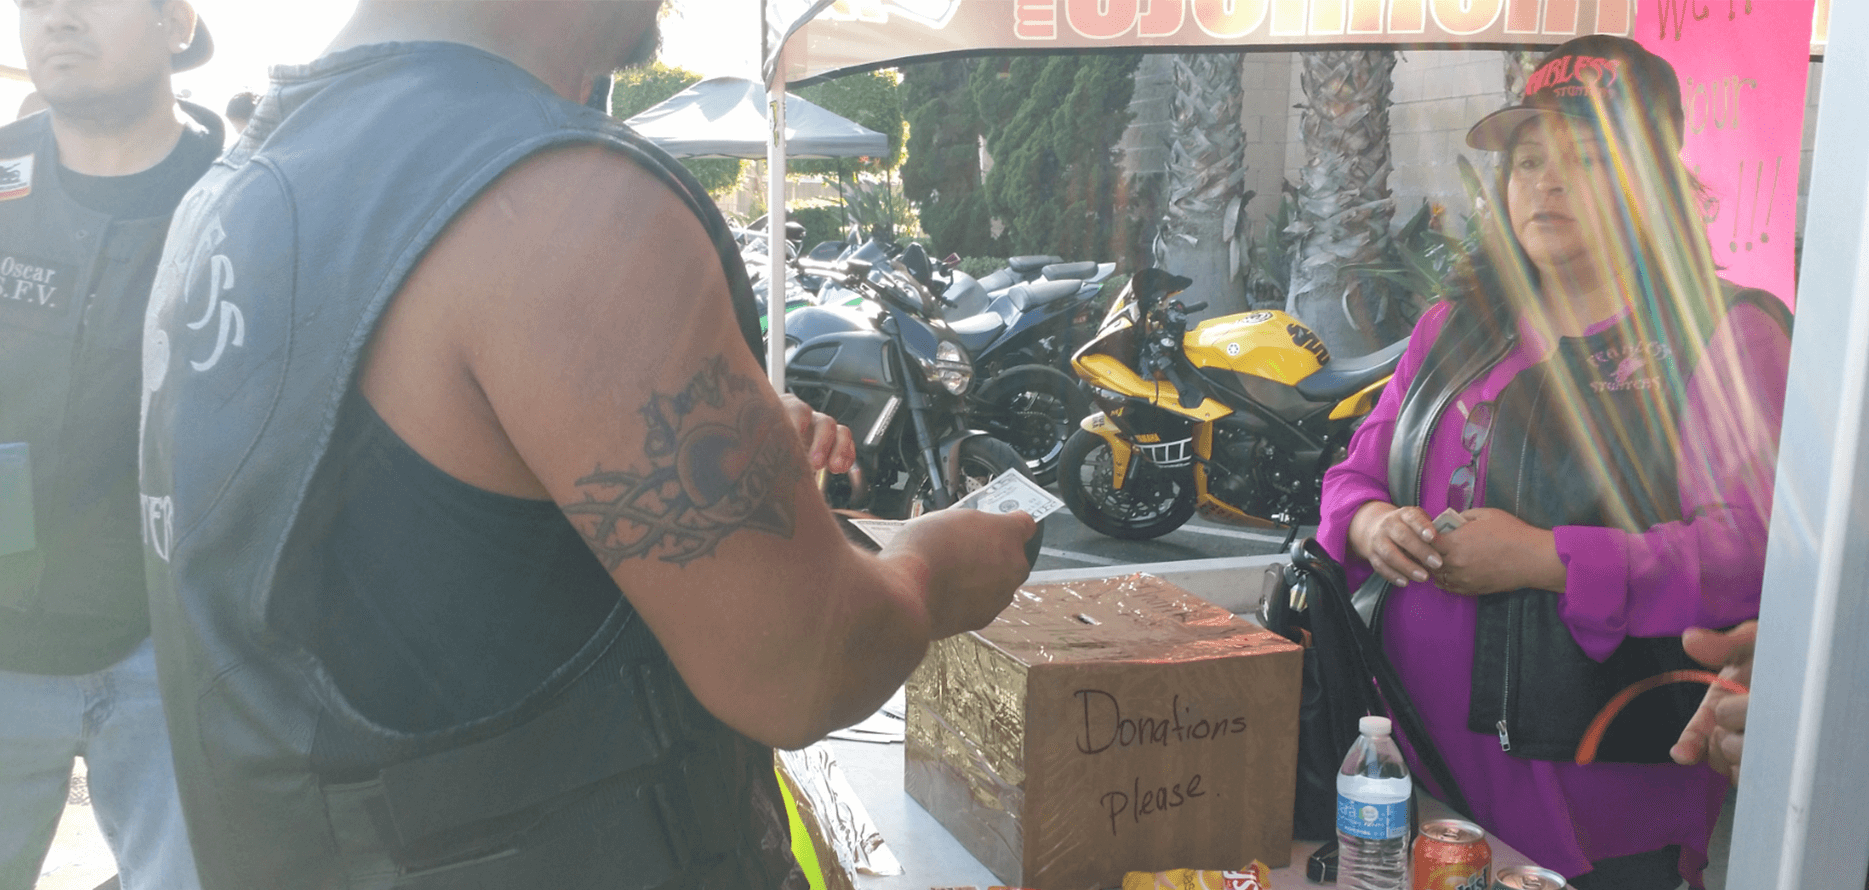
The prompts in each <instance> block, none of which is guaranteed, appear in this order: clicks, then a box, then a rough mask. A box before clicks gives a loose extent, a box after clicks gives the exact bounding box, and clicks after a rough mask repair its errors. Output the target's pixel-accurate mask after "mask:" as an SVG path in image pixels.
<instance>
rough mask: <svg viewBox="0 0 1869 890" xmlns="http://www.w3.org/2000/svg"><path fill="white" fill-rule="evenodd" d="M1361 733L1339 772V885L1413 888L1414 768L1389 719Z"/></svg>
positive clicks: (1366, 723) (1367, 720) (1370, 889)
mask: <svg viewBox="0 0 1869 890" xmlns="http://www.w3.org/2000/svg"><path fill="white" fill-rule="evenodd" d="M1357 729H1358V730H1360V731H1361V732H1362V735H1361V736H1359V737H1358V738H1357V740H1356V744H1354V745H1351V746H1350V753H1349V755H1348V756H1346V757H1344V758H1343V768H1342V769H1339V770H1338V771H1337V886H1338V887H1340V888H1343V890H1408V865H1409V862H1408V796H1409V791H1410V790H1411V789H1412V788H1413V787H1414V783H1413V782H1412V781H1411V780H1410V779H1409V778H1408V764H1406V763H1404V762H1403V761H1402V751H1401V749H1400V748H1397V747H1396V746H1395V739H1393V738H1390V737H1389V731H1390V729H1389V718H1387V717H1364V718H1363V719H1362V720H1360V721H1358V722H1357Z"/></svg>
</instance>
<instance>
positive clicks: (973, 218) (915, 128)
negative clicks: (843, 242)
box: [902, 59, 1006, 256]
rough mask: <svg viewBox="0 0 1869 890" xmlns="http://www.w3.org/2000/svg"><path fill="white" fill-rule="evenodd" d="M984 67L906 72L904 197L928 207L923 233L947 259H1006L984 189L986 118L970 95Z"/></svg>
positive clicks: (943, 65) (961, 64)
mask: <svg viewBox="0 0 1869 890" xmlns="http://www.w3.org/2000/svg"><path fill="white" fill-rule="evenodd" d="M978 65H979V63H978V62H974V61H970V60H958V59H955V60H948V61H944V62H927V63H924V64H920V65H911V66H907V67H904V68H903V69H902V111H903V116H904V117H905V118H907V121H908V125H909V141H908V160H907V161H905V162H904V163H903V164H902V191H903V192H904V193H905V194H907V195H908V198H909V200H911V201H914V202H915V203H916V205H917V206H919V207H920V209H921V221H922V229H923V230H924V231H926V232H927V233H928V237H929V238H930V239H932V240H933V241H934V245H935V247H936V249H937V251H938V252H939V253H942V254H945V253H948V252H954V253H959V254H960V255H962V256H1005V255H1006V254H1005V253H1004V252H1002V248H1001V247H1000V245H999V244H998V242H997V241H996V240H995V239H994V238H993V234H992V218H993V215H992V213H991V211H989V210H988V208H987V204H986V193H985V191H983V190H982V189H981V188H980V178H981V177H980V139H981V123H980V114H979V112H977V111H975V110H974V107H973V100H972V99H971V98H970V97H969V96H968V94H967V81H968V80H969V79H970V78H971V77H972V76H973V70H974V69H975V68H976V67H977V66H978Z"/></svg>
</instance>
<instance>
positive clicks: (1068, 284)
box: [1006, 281, 1083, 312]
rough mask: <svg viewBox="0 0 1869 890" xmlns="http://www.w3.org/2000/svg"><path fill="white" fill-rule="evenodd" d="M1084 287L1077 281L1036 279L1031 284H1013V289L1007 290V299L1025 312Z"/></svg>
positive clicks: (1054, 301)
mask: <svg viewBox="0 0 1869 890" xmlns="http://www.w3.org/2000/svg"><path fill="white" fill-rule="evenodd" d="M1082 287H1083V285H1082V283H1081V282H1077V281H1034V282H1032V283H1031V284H1018V285H1013V288H1012V290H1009V291H1007V292H1006V299H1007V300H1008V301H1010V302H1011V303H1012V306H1013V308H1014V309H1017V310H1019V311H1020V312H1024V311H1026V310H1028V309H1034V308H1037V307H1039V306H1044V305H1046V304H1048V303H1056V302H1057V301H1059V300H1062V299H1064V298H1065V297H1068V296H1071V295H1072V294H1075V293H1077V292H1078V291H1079V290H1080V289H1082Z"/></svg>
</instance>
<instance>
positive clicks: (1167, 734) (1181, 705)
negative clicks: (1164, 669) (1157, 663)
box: [1073, 689, 1247, 835]
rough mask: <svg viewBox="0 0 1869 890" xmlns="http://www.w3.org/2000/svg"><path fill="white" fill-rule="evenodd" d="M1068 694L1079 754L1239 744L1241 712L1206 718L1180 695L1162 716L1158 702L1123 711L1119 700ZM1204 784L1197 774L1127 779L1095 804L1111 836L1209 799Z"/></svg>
mask: <svg viewBox="0 0 1869 890" xmlns="http://www.w3.org/2000/svg"><path fill="white" fill-rule="evenodd" d="M1073 694H1074V695H1075V696H1076V698H1077V703H1078V705H1079V706H1081V709H1082V712H1083V718H1084V725H1083V729H1082V731H1080V732H1079V733H1078V735H1077V739H1076V743H1077V751H1078V753H1079V754H1084V755H1088V756H1093V757H1094V756H1096V755H1099V754H1102V753H1104V752H1106V751H1122V750H1125V749H1131V748H1149V747H1155V748H1174V747H1176V746H1187V745H1211V744H1214V743H1216V742H1219V741H1220V740H1223V739H1231V738H1238V739H1242V740H1243V738H1244V737H1245V734H1246V727H1247V719H1246V716H1245V715H1244V714H1239V715H1227V716H1209V715H1206V714H1204V713H1203V712H1202V711H1201V709H1200V708H1198V707H1197V706H1196V705H1195V704H1193V703H1191V702H1188V701H1184V700H1183V699H1182V697H1181V696H1180V695H1179V694H1176V695H1172V696H1170V697H1169V700H1168V708H1167V713H1166V714H1163V713H1162V711H1161V707H1160V703H1159V701H1158V702H1151V703H1145V704H1144V705H1143V706H1140V707H1138V706H1136V704H1135V703H1133V702H1131V703H1130V706H1129V707H1127V708H1125V707H1124V702H1123V701H1122V700H1120V699H1119V698H1117V697H1116V696H1115V695H1112V694H1111V693H1109V692H1106V691H1104V690H1101V689H1079V690H1077V691H1076V692H1075V693H1073ZM1203 781H1204V780H1203V778H1202V776H1201V774H1200V773H1198V772H1189V773H1187V774H1186V775H1173V776H1164V775H1153V776H1142V775H1136V776H1131V777H1130V780H1129V782H1128V783H1127V785H1126V786H1123V787H1117V788H1112V789H1110V790H1108V791H1105V792H1103V793H1102V794H1101V795H1099V796H1098V798H1097V803H1098V805H1099V806H1100V807H1101V809H1102V810H1103V812H1104V814H1105V815H1106V816H1107V817H1108V818H1109V820H1110V834H1112V835H1115V834H1120V833H1121V829H1122V826H1124V825H1139V824H1141V823H1142V820H1143V819H1145V818H1147V817H1150V816H1158V815H1161V814H1163V813H1167V812H1170V811H1172V810H1177V809H1180V808H1182V807H1184V806H1187V805H1189V804H1192V803H1195V802H1197V801H1201V800H1203V799H1208V798H1210V796H1211V795H1212V794H1213V792H1212V790H1211V789H1210V788H1208V787H1205V786H1203V785H1202V782H1203Z"/></svg>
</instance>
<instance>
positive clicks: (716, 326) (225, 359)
mask: <svg viewBox="0 0 1869 890" xmlns="http://www.w3.org/2000/svg"><path fill="white" fill-rule="evenodd" d="M659 6H660V3H659V2H648V0H567V2H554V3H542V2H478V3H460V2H445V0H442V2H423V0H363V2H361V3H360V4H359V6H358V8H357V12H356V14H355V16H354V18H353V19H352V20H351V22H350V23H349V24H348V25H347V26H346V28H345V29H344V30H343V31H342V32H341V33H340V35H339V36H338V37H337V39H336V41H335V43H334V44H333V45H332V46H331V47H330V48H329V50H327V54H326V55H325V56H324V57H323V58H322V59H320V60H318V61H317V62H314V63H312V64H311V65H310V66H307V67H305V68H302V69H297V70H290V71H280V72H275V81H274V86H273V89H272V90H271V91H270V92H268V94H267V99H266V106H265V107H266V108H267V110H268V114H266V115H263V116H260V117H258V118H256V119H255V120H254V122H253V124H252V129H250V130H249V131H248V134H247V136H246V138H244V139H243V140H242V141H241V142H240V143H239V144H238V145H236V147H235V148H234V149H232V150H231V151H230V152H229V155H228V157H227V158H226V159H225V160H224V161H223V162H222V163H221V164H218V165H216V166H215V168H214V169H213V170H212V171H210V172H209V173H208V175H207V176H206V177H205V178H204V179H203V180H202V181H201V184H200V186H199V187H198V188H197V189H196V190H195V191H194V192H193V193H192V194H191V195H190V196H189V198H188V199H187V200H186V201H185V202H184V205H183V207H182V208H181V210H180V211H179V212H178V213H177V216H176V223H175V228H174V229H173V233H172V237H171V240H170V245H169V249H168V251H167V253H166V255H165V259H164V267H163V273H162V275H161V277H160V278H159V280H158V282H157V284H156V286H155V289H154V293H153V295H152V297H151V309H150V315H149V325H148V328H147V329H146V332H145V340H144V356H145V358H144V362H145V364H144V397H143V404H144V409H143V410H144V428H143V429H144V432H143V446H142V459H143V469H142V487H143V503H144V509H145V515H144V522H145V528H146V530H147V542H148V543H147V556H148V560H149V563H148V564H149V568H150V585H151V610H152V614H153V616H154V620H153V624H154V626H155V633H156V641H157V649H158V658H159V661H160V663H161V666H162V682H163V686H164V692H165V700H166V702H167V704H168V706H169V713H170V723H171V728H172V731H173V732H174V733H175V740H176V741H175V750H176V756H177V769H178V774H179V775H180V779H181V785H182V791H183V800H184V809H185V810H186V812H187V815H188V818H189V822H190V827H191V831H192V834H193V836H194V838H195V841H196V850H197V860H198V862H199V864H200V867H201V872H202V882H203V885H204V886H206V887H210V888H215V890H250V888H256V887H265V888H268V890H293V888H322V887H332V886H359V887H361V886H372V887H411V888H413V887H443V886H450V887H454V886H458V887H469V886H472V887H483V886H485V887H493V886H502V887H507V886H510V887H519V886H540V887H600V886H639V887H681V888H690V887H735V888H740V887H802V886H803V883H802V876H801V875H799V873H798V872H797V870H796V868H795V866H794V865H793V863H792V862H791V861H790V854H789V851H788V849H787V846H788V842H787V839H786V833H785V828H784V814H783V812H782V808H781V806H780V804H779V798H778V794H777V787H776V785H775V783H774V781H773V774H772V760H771V748H773V747H798V746H802V745H805V744H808V743H810V742H812V741H814V740H816V739H818V738H820V737H822V736H823V735H825V734H826V733H827V732H829V731H831V730H832V729H834V728H837V727H839V726H844V725H848V724H850V723H852V722H855V721H856V720H858V719H861V718H862V717H864V716H866V715H868V714H869V713H871V712H872V711H873V710H874V709H875V708H876V707H878V706H879V705H880V704H881V703H882V702H883V701H884V700H885V699H886V698H887V697H888V696H889V695H890V694H891V693H892V692H893V691H894V690H895V689H896V688H897V687H898V686H899V685H900V684H901V682H902V681H903V679H904V678H905V677H906V676H907V674H908V673H909V671H910V670H911V669H912V668H913V667H914V666H915V665H916V664H917V663H918V662H919V661H920V659H921V657H922V655H923V653H924V652H925V651H926V648H927V646H928V644H929V642H930V641H931V640H934V639H937V638H940V637H943V636H947V635H951V634H955V633H959V632H962V631H965V630H967V629H970V628H976V627H980V626H982V625H984V624H985V623H986V622H988V621H990V620H991V619H992V618H993V616H994V615H996V614H997V613H998V612H999V611H1000V609H1002V608H1003V607H1004V606H1005V604H1006V603H1007V602H1008V601H1009V600H1010V598H1011V595H1012V593H1013V591H1014V589H1015V587H1016V586H1017V585H1018V584H1019V583H1020V582H1021V581H1023V580H1024V578H1025V577H1026V573H1027V563H1026V559H1025V555H1024V553H1023V549H1024V544H1025V542H1026V541H1027V540H1028V539H1029V538H1030V536H1031V535H1032V533H1033V531H1034V525H1033V522H1032V520H1031V518H1030V517H1028V516H1026V515H1024V514H1011V515H1006V516H993V515H987V514H983V513H978V512H974V511H964V510H963V511H955V510H949V511H941V512H939V513H936V514H933V515H930V516H927V517H924V518H922V519H919V520H917V521H914V522H911V523H909V524H908V525H907V526H905V527H904V528H903V530H902V531H901V533H900V534H899V535H898V536H897V537H896V538H895V540H894V542H893V543H892V544H891V545H890V546H888V547H886V548H884V549H883V551H882V552H881V553H880V554H875V555H872V554H869V553H865V552H862V551H859V550H858V549H857V548H855V547H853V546H851V545H850V544H849V543H847V542H846V541H845V539H844V537H843V536H842V534H841V533H840V531H839V530H838V528H837V526H836V524H835V523H834V521H833V518H832V515H831V513H830V512H829V511H828V510H827V509H826V508H825V505H824V503H823V500H822V497H821V495H820V493H819V492H818V490H817V488H816V487H815V485H814V483H813V475H814V474H813V472H812V470H813V469H814V468H816V467H819V466H824V465H826V464H827V463H829V464H832V465H833V468H834V469H835V468H837V465H847V464H848V462H849V459H850V456H851V454H850V449H849V442H848V439H847V438H844V436H847V435H848V434H847V432H846V433H842V434H839V433H838V431H837V427H836V425H835V424H834V423H832V422H830V421H829V420H828V418H823V417H814V416H812V415H811V412H809V410H799V406H798V405H796V404H790V405H788V403H786V402H784V401H782V400H781V399H780V398H779V397H778V396H776V395H775V394H774V393H773V392H772V390H771V388H770V386H769V385H768V384H767V383H766V380H765V375H764V372H763V371H762V369H761V368H760V366H759V364H758V362H757V360H756V359H755V357H754V353H753V351H752V350H751V349H750V348H749V342H748V340H749V339H756V338H757V336H758V334H757V326H756V324H755V325H752V335H751V338H749V337H748V336H747V329H748V326H749V323H751V322H752V319H751V317H750V316H747V315H745V314H743V313H741V312H739V311H738V310H739V309H742V308H745V307H747V306H748V305H749V304H750V301H749V300H747V299H746V298H748V297H749V296H750V291H749V290H748V288H747V286H746V282H745V272H744V269H743V268H742V267H740V266H739V264H738V260H737V259H736V255H735V252H734V249H733V245H732V243H731V240H730V237H729V235H728V232H727V229H726V227H725V225H724V224H723V221H722V220H721V218H720V217H719V214H718V212H717V211H715V210H714V209H713V206H712V203H711V202H710V201H708V199H707V198H706V197H705V194H704V193H702V192H700V191H699V190H698V187H697V186H695V185H694V183H693V180H692V177H687V176H686V174H685V173H684V172H682V171H681V170H680V168H679V166H678V165H675V164H673V163H672V161H669V160H668V159H667V158H666V156H665V155H662V154H660V153H659V152H656V151H654V150H653V149H651V148H648V147H647V146H646V143H642V142H640V140H639V139H637V137H635V136H634V134H631V133H629V132H628V131H627V130H626V129H624V128H622V127H621V126H619V125H618V124H616V123H615V122H614V121H611V120H610V119H608V118H607V117H605V116H604V115H603V114H602V113H601V112H598V111H596V110H594V109H591V108H588V107H586V106H585V105H584V104H583V100H585V99H586V98H587V97H588V96H589V95H590V94H591V92H592V89H593V86H594V85H595V84H597V83H599V82H601V80H602V79H603V78H607V77H608V76H609V73H610V72H611V71H612V70H613V69H616V68H617V67H619V66H621V65H624V64H628V63H630V62H631V61H633V60H639V59H641V58H643V57H644V56H645V55H646V54H647V51H648V50H651V49H652V48H653V46H654V29H655V21H656V14H657V10H658V7H659ZM801 433H803V434H802V435H801ZM834 457H835V459H833V458H834Z"/></svg>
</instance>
